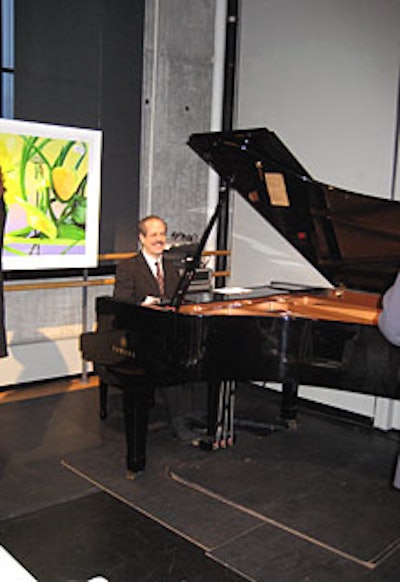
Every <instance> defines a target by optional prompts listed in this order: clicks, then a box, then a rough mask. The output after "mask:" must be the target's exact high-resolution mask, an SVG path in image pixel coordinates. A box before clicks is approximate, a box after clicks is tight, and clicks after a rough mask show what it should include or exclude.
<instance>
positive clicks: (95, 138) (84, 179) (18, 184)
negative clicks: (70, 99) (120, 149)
mask: <svg viewBox="0 0 400 582" xmlns="http://www.w3.org/2000/svg"><path fill="white" fill-rule="evenodd" d="M101 146H102V133H101V131H99V130H90V129H81V128H75V127H64V126H57V125H49V124H41V123H32V122H27V121H17V120H9V119H0V166H1V170H2V173H3V180H4V186H5V189H6V191H5V194H4V201H5V204H6V211H7V219H6V225H5V230H4V241H3V270H4V271H10V270H32V269H63V268H81V267H82V268H86V267H87V268H89V267H95V266H96V265H97V261H98V242H99V213H100V183H101V180H100V176H101Z"/></svg>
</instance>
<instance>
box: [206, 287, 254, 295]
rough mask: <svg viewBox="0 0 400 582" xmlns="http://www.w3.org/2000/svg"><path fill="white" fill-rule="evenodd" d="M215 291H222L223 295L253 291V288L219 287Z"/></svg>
mask: <svg viewBox="0 0 400 582" xmlns="http://www.w3.org/2000/svg"><path fill="white" fill-rule="evenodd" d="M214 293H221V295H240V294H241V293H251V289H246V287H219V288H218V289H214Z"/></svg>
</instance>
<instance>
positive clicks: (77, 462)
mask: <svg viewBox="0 0 400 582" xmlns="http://www.w3.org/2000/svg"><path fill="white" fill-rule="evenodd" d="M97 396H98V395H97V391H96V390H95V389H90V390H84V391H78V392H74V393H69V394H60V395H54V396H49V397H46V398H40V399H36V400H27V401H25V402H19V403H12V404H7V405H3V406H0V426H1V429H0V430H1V433H2V434H1V440H0V451H1V459H2V478H1V484H2V487H1V491H2V493H1V497H2V504H1V517H2V521H1V524H0V534H1V535H0V544H1V545H3V546H4V548H5V549H6V550H7V551H8V552H9V553H10V554H12V555H13V556H15V557H16V558H17V559H18V561H19V562H20V563H21V564H22V565H23V566H24V567H25V568H26V569H27V570H28V571H30V572H31V574H32V575H33V576H34V577H35V578H36V579H38V580H40V581H42V580H49V581H50V580H51V581H58V580H60V581H64V580H77V581H78V580H79V581H80V580H82V581H87V580H89V579H90V578H91V577H94V576H95V575H97V576H103V577H104V578H105V579H106V580H109V581H114V580H115V581H118V582H121V581H125V580H127V581H130V580H132V581H141V580H143V581H144V580H146V581H147V580H150V581H158V580H171V581H172V580H173V581H184V580H186V581H189V582H190V581H196V582H197V581H202V580H210V581H213V580H215V581H217V580H222V581H232V582H233V581H235V580H255V581H260V582H261V581H264V580H265V581H268V582H302V581H304V582H306V581H307V582H331V581H332V582H333V581H335V582H336V581H337V580H341V581H343V582H353V581H360V582H361V581H364V580H365V581H368V582H381V581H382V582H384V581H385V582H398V580H399V577H400V521H399V515H400V492H399V491H397V490H395V489H393V488H392V487H391V479H392V472H393V468H394V463H395V460H396V455H397V450H398V435H397V434H396V433H393V432H391V433H383V432H381V431H377V430H374V429H372V428H371V427H368V426H367V425H365V424H362V423H360V422H356V421H355V420H356V419H351V418H348V419H338V418H337V417H333V416H327V415H323V414H321V412H320V411H319V412H318V411H315V410H314V411H313V410H311V409H308V408H307V409H306V408H303V409H302V410H300V414H299V418H300V423H299V427H298V429H297V430H296V431H288V430H286V429H281V428H277V427H276V426H275V419H276V415H277V412H278V401H277V398H276V395H275V394H273V393H271V391H268V390H267V391H266V390H262V389H260V388H255V387H251V386H239V388H238V390H237V417H238V420H239V422H238V425H239V426H238V430H237V440H236V444H235V446H234V447H232V448H231V449H227V450H220V451H215V452H206V451H202V450H199V449H194V448H191V447H185V446H182V445H180V444H179V443H178V442H177V441H175V440H174V438H173V437H171V436H170V433H169V428H168V426H167V423H166V420H165V418H166V417H165V412H164V411H163V409H162V407H161V405H160V404H156V406H155V408H154V409H153V410H152V415H151V426H150V431H149V443H148V466H147V468H146V472H145V473H144V474H143V475H142V476H141V477H140V478H138V479H137V480H136V481H134V482H131V481H127V480H126V479H125V462H124V458H125V447H124V435H123V419H122V405H121V393H120V392H119V391H115V392H112V393H111V395H110V402H109V410H110V414H109V417H108V419H107V420H106V421H105V422H104V421H103V422H102V421H100V420H99V418H98V402H97ZM248 420H250V421H251V422H250V423H248V422H246V421H248ZM240 421H241V422H240ZM261 421H265V422H266V423H267V425H268V426H269V427H270V430H268V429H267V430H257V431H255V432H249V431H248V430H247V429H246V430H245V429H244V428H243V426H246V427H248V425H249V424H252V425H253V428H259V426H258V423H259V422H261Z"/></svg>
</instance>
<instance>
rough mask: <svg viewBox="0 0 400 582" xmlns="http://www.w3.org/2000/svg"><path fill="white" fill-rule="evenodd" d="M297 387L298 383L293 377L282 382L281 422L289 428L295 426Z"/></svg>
mask: <svg viewBox="0 0 400 582" xmlns="http://www.w3.org/2000/svg"><path fill="white" fill-rule="evenodd" d="M298 388H299V385H298V383H297V382H296V380H293V379H289V380H285V382H283V383H282V405H281V422H282V423H283V424H284V426H286V427H287V428H290V429H295V428H297V394H298Z"/></svg>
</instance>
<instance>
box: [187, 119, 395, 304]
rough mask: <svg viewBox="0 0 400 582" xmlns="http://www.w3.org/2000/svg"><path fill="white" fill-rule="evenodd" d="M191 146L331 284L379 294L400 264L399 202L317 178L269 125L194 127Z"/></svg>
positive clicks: (391, 279)
mask: <svg viewBox="0 0 400 582" xmlns="http://www.w3.org/2000/svg"><path fill="white" fill-rule="evenodd" d="M188 145H189V146H190V147H191V148H192V149H193V150H194V151H195V152H196V153H197V154H198V155H199V156H200V157H201V158H202V159H203V160H204V161H205V162H206V163H207V164H208V165H209V166H211V167H212V168H213V169H214V170H215V171H216V172H217V173H218V174H219V176H220V177H221V178H222V179H223V180H224V181H225V182H226V184H227V186H228V187H231V188H233V189H235V190H236V191H237V192H238V193H239V194H240V195H241V196H242V197H243V198H244V199H245V200H246V201H247V202H248V203H249V204H251V206H252V207H253V208H254V209H255V210H256V211H257V212H258V213H259V214H260V215H261V216H262V217H263V218H264V219H265V220H267V221H268V222H270V223H271V224H272V225H273V226H274V227H275V228H276V229H277V230H278V231H279V232H280V233H281V234H282V235H283V236H284V237H285V238H286V239H287V240H288V241H289V242H290V243H291V244H292V245H293V246H294V247H295V248H296V249H297V250H298V251H299V252H300V253H301V254H302V255H303V256H304V257H305V258H306V259H307V260H308V261H309V262H310V263H311V264H312V265H313V266H314V267H315V268H316V269H318V271H319V272H320V273H321V274H322V275H323V276H324V277H326V279H328V280H329V281H330V282H331V283H332V285H334V286H336V287H338V286H345V287H348V288H352V289H360V290H364V291H374V292H379V293H381V292H382V291H384V290H385V289H387V287H388V286H389V285H390V284H391V283H392V282H393V280H394V277H395V274H396V272H397V270H398V268H399V265H400V203H399V202H394V201H391V200H385V199H382V198H377V197H374V196H367V195H364V194H357V193H354V192H349V191H346V190H343V189H340V188H336V187H334V186H330V185H328V184H323V183H321V182H317V181H315V180H313V179H312V177H311V176H310V174H309V173H308V172H307V171H306V170H305V169H304V168H303V166H302V165H301V164H300V163H299V162H298V161H297V160H296V158H295V157H294V156H293V155H292V154H291V153H290V151H289V150H288V149H287V148H286V146H285V145H284V144H283V143H282V142H281V140H280V139H279V138H278V137H277V136H276V135H275V133H274V132H272V131H269V130H268V129H266V128H256V129H246V130H236V131H229V132H215V133H202V134H193V135H191V136H190V138H189V141H188Z"/></svg>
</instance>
